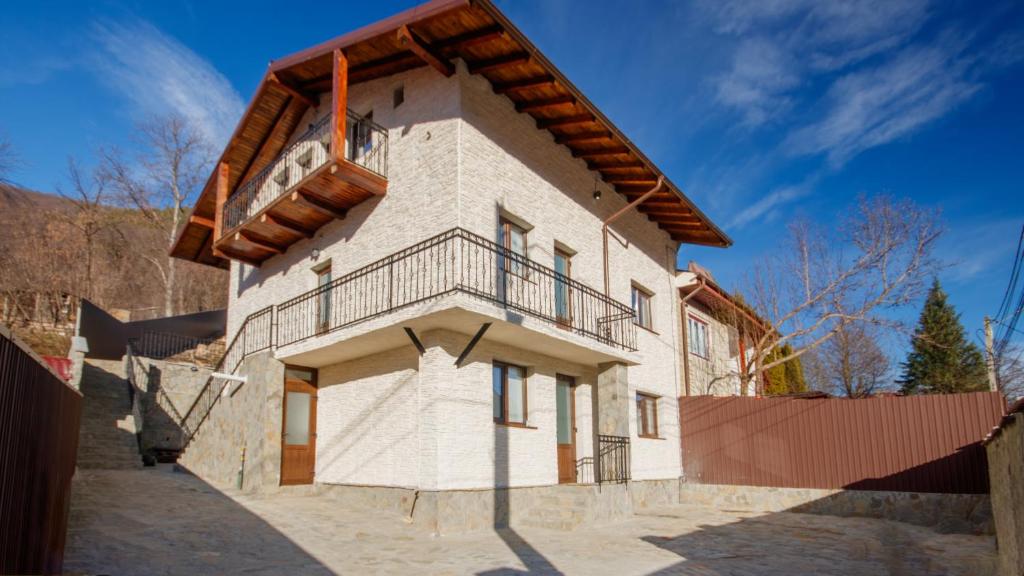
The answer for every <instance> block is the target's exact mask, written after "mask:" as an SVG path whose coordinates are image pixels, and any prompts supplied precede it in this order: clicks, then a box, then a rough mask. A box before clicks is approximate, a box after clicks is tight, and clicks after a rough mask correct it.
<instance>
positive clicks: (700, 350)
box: [686, 316, 709, 358]
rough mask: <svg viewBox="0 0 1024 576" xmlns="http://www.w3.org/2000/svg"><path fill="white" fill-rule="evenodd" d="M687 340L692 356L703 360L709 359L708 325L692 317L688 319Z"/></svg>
mask: <svg viewBox="0 0 1024 576" xmlns="http://www.w3.org/2000/svg"><path fill="white" fill-rule="evenodd" d="M686 328H687V333H686V336H687V340H689V348H690V354H693V355H694V356H699V357H701V358H707V357H708V348H709V346H708V323H707V322H704V321H703V320H700V319H698V318H697V317H695V316H690V317H689V318H688V319H687V325H686Z"/></svg>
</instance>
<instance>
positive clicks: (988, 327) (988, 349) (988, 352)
mask: <svg viewBox="0 0 1024 576" xmlns="http://www.w3.org/2000/svg"><path fill="white" fill-rule="evenodd" d="M992 341H993V337H992V319H991V318H989V317H988V316H985V367H986V368H987V369H988V389H989V390H991V391H992V392H995V391H996V390H999V380H998V376H997V375H996V354H995V345H994V344H993V343H992Z"/></svg>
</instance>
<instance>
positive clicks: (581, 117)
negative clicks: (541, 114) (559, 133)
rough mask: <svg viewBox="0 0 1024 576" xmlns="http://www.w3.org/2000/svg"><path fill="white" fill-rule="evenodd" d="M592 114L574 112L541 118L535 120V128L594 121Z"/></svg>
mask: <svg viewBox="0 0 1024 576" xmlns="http://www.w3.org/2000/svg"><path fill="white" fill-rule="evenodd" d="M596 121H597V120H596V119H595V118H594V115H593V114H589V113H587V114H575V115H573V116H562V117H561V118H541V119H539V120H537V128H540V129H542V130H543V129H545V128H555V127H558V126H575V125H577V124H589V123H591V122H596Z"/></svg>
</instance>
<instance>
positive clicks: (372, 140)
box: [215, 111, 388, 266]
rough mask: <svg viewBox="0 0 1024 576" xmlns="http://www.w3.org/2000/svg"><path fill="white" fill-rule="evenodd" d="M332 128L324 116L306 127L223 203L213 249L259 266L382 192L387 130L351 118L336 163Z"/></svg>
mask: <svg viewBox="0 0 1024 576" xmlns="http://www.w3.org/2000/svg"><path fill="white" fill-rule="evenodd" d="M333 126H334V123H333V122H332V117H331V116H330V115H327V116H325V117H323V118H321V119H320V120H318V121H316V122H315V123H313V124H311V125H310V126H309V128H308V129H307V130H306V131H305V132H304V133H302V134H301V135H300V136H299V137H298V138H296V139H295V141H294V142H293V143H292V144H291V145H289V146H288V147H287V148H285V149H284V151H283V152H281V154H279V155H278V156H277V157H276V158H274V160H273V161H271V162H270V163H269V164H268V165H267V166H266V167H265V168H263V169H262V170H260V171H259V172H258V173H256V174H255V175H253V176H252V177H251V178H249V179H248V180H246V181H245V183H244V184H242V185H241V186H240V187H239V188H238V190H237V191H236V192H235V193H234V194H233V195H232V196H231V197H230V198H228V199H227V200H226V201H225V202H224V204H223V206H222V207H221V208H220V211H221V212H220V217H221V222H222V224H221V236H220V238H219V239H218V240H217V242H216V244H215V247H216V249H217V250H219V251H220V252H221V253H223V254H224V255H225V256H227V257H228V258H232V259H235V260H240V261H243V262H246V263H249V264H253V265H257V266H258V265H259V264H260V263H261V262H263V261H264V260H266V259H267V258H270V257H272V256H274V255H276V254H280V253H282V252H284V251H285V250H287V249H288V247H289V246H291V245H292V244H294V243H295V242H298V241H299V240H302V239H304V238H310V237H312V236H313V234H314V233H315V232H316V231H317V230H318V229H320V228H321V227H322V226H324V225H325V224H327V223H328V222H331V221H332V220H335V219H340V218H344V217H345V215H346V212H347V211H348V210H349V209H351V208H352V207H354V206H356V205H358V204H359V203H361V202H364V201H366V200H368V199H370V198H372V197H373V196H380V195H383V194H384V193H385V192H386V190H387V159H388V136H387V130H385V129H384V128H382V127H381V126H379V125H377V124H375V123H373V122H372V121H371V120H369V119H367V118H363V117H360V116H358V115H356V114H354V113H353V112H351V111H349V112H348V114H347V117H346V122H345V140H344V154H343V159H340V160H338V159H337V158H338V156H337V155H335V154H334V151H333V150H332V144H331V141H332V137H331V136H332V134H331V132H332V128H333Z"/></svg>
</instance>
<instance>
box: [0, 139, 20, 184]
mask: <svg viewBox="0 0 1024 576" xmlns="http://www.w3.org/2000/svg"><path fill="white" fill-rule="evenodd" d="M17 166H18V155H17V154H16V153H15V151H14V146H13V145H12V144H11V141H10V140H8V139H7V137H6V136H4V135H2V134H0V185H6V184H10V183H11V181H10V177H11V172H13V171H14V169H15V168H17Z"/></svg>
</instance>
